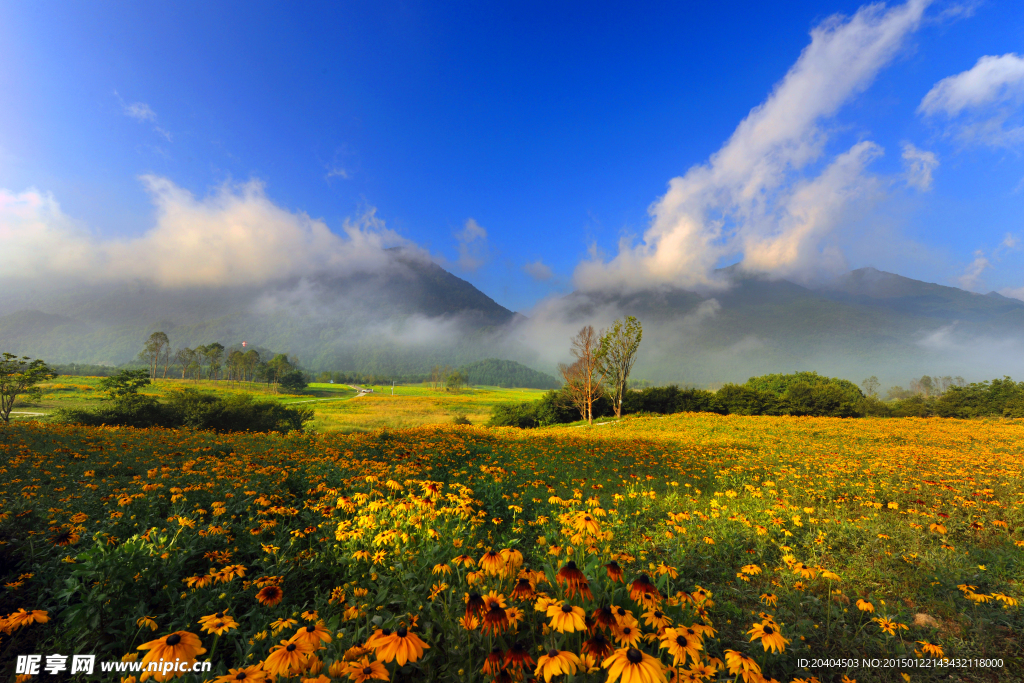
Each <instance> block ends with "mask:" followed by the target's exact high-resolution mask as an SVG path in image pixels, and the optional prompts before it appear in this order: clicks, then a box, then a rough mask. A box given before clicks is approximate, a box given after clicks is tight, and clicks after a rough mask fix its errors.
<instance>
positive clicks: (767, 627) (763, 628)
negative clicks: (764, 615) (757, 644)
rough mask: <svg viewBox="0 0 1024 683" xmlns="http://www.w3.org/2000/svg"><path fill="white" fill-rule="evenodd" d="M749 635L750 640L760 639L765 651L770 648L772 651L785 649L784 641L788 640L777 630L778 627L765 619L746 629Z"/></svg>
mask: <svg viewBox="0 0 1024 683" xmlns="http://www.w3.org/2000/svg"><path fill="white" fill-rule="evenodd" d="M747 634H748V635H749V636H750V640H752V641H753V640H757V639H758V638H760V639H761V645H763V646H764V651H765V652H767V651H768V650H769V649H771V651H772V652H782V651H783V650H785V649H786V643H788V642H789V641H788V640H786V639H785V638H783V637H782V634H781V633H780V632H779V627H778V625H777V624H775V623H774V622H768V621H765V622H764V623H761V624H754V626H753V627H752V628H751V629H750V630H749V631H747Z"/></svg>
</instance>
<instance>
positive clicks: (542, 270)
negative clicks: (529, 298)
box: [523, 259, 555, 282]
mask: <svg viewBox="0 0 1024 683" xmlns="http://www.w3.org/2000/svg"><path fill="white" fill-rule="evenodd" d="M523 271H524V272H525V273H526V274H527V275H529V276H530V277H532V278H533V279H534V280H537V281H539V282H546V281H547V280H550V279H551V278H552V277H554V275H555V274H554V273H553V272H552V271H551V268H550V267H548V266H547V265H546V264H545V263H544V262H543V261H541V260H540V259H537V260H536V261H533V262H532V263H527V264H526V265H524V266H523Z"/></svg>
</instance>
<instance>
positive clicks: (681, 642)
mask: <svg viewBox="0 0 1024 683" xmlns="http://www.w3.org/2000/svg"><path fill="white" fill-rule="evenodd" d="M688 644H689V641H687V640H686V636H676V645H679V646H681V647H686V646H687V645H688Z"/></svg>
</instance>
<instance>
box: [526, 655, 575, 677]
mask: <svg viewBox="0 0 1024 683" xmlns="http://www.w3.org/2000/svg"><path fill="white" fill-rule="evenodd" d="M580 666H581V662H580V658H579V657H577V656H576V655H575V654H573V653H572V652H566V651H565V650H554V649H552V650H548V651H547V652H546V653H545V654H543V655H541V657H540V659H538V660H537V668H536V670H534V672H533V675H534V676H537V677H538V678H539V677H541V676H543V677H544V680H545V681H546V682H547V683H550V682H551V679H552V678H553V677H554V676H560V675H561V674H570V675H575V674H576V670H577V669H578V668H579V667H580Z"/></svg>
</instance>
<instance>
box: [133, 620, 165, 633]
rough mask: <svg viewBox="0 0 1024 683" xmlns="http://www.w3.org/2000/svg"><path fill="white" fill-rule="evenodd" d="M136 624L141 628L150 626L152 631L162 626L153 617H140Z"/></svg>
mask: <svg viewBox="0 0 1024 683" xmlns="http://www.w3.org/2000/svg"><path fill="white" fill-rule="evenodd" d="M135 625H136V626H138V627H139V628H140V629H141V628H148V629H149V630H150V631H155V630H157V629H158V628H160V627H159V626H158V625H157V623H156V622H155V621H153V617H139V618H138V620H137V621H136V622H135Z"/></svg>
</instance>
